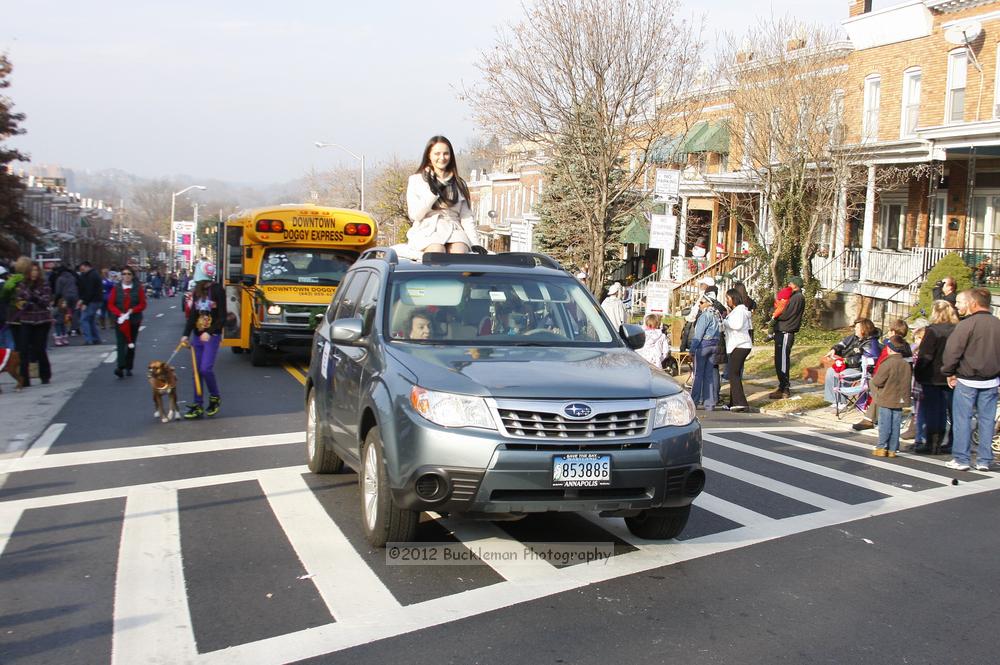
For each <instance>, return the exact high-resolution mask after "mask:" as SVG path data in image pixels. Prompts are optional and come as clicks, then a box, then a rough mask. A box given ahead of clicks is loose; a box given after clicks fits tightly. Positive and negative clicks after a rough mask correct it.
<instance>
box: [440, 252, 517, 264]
mask: <svg viewBox="0 0 1000 665" xmlns="http://www.w3.org/2000/svg"><path fill="white" fill-rule="evenodd" d="M423 263H424V265H454V264H464V265H469V264H472V265H481V266H511V267H515V268H534V267H535V260H534V259H533V258H531V257H529V256H522V255H518V254H475V253H468V254H448V253H445V252H425V253H424V258H423Z"/></svg>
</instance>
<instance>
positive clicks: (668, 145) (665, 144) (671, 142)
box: [649, 136, 684, 164]
mask: <svg viewBox="0 0 1000 665" xmlns="http://www.w3.org/2000/svg"><path fill="white" fill-rule="evenodd" d="M683 141H684V137H683V136H664V137H663V138H661V139H657V140H656V141H654V142H653V145H652V146H650V148H649V161H651V162H653V163H654V164H673V163H675V162H678V161H680V157H679V153H680V147H681V143H682V142H683Z"/></svg>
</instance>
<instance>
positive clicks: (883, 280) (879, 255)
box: [861, 247, 957, 286]
mask: <svg viewBox="0 0 1000 665" xmlns="http://www.w3.org/2000/svg"><path fill="white" fill-rule="evenodd" d="M956 251H957V250H954V249H946V248H943V247H914V248H912V249H910V250H909V251H892V250H880V249H873V250H869V251H868V252H867V262H865V261H862V275H861V277H862V279H864V280H865V281H867V282H872V283H876V284H888V285H891V286H909V285H910V284H911V283H912V282H913V280H914V279H916V278H917V277H920V276H921V275H923V274H924V273H926V272H927V271H928V270H930V269H931V268H933V267H934V265H935V264H936V263H937V262H938V261H940V260H941V258H942V257H944V256H947V255H948V254H952V253H954V252H956Z"/></svg>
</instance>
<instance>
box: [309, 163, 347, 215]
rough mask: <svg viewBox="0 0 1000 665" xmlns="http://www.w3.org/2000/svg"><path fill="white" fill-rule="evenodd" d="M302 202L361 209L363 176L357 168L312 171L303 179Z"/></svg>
mask: <svg viewBox="0 0 1000 665" xmlns="http://www.w3.org/2000/svg"><path fill="white" fill-rule="evenodd" d="M301 188H302V190H303V191H302V200H304V201H307V202H309V203H315V204H317V205H326V206H334V207H336V208H354V209H358V208H360V207H361V176H360V173H359V172H358V170H357V169H355V168H336V169H331V170H329V171H317V170H316V169H310V170H309V171H308V172H307V173H306V174H305V176H303V178H302V184H301Z"/></svg>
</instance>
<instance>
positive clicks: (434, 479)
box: [416, 473, 444, 500]
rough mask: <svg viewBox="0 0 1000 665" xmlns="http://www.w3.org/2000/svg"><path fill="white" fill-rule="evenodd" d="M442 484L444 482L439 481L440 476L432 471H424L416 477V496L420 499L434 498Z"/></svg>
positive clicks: (439, 491)
mask: <svg viewBox="0 0 1000 665" xmlns="http://www.w3.org/2000/svg"><path fill="white" fill-rule="evenodd" d="M443 486H444V483H443V482H442V481H441V477H440V476H438V475H437V474H433V473H425V474H424V475H422V476H420V477H419V478H417V484H416V490H417V496H419V497H420V498H421V499H427V500H431V499H435V498H437V496H438V494H440V493H441V489H442V488H443Z"/></svg>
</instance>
